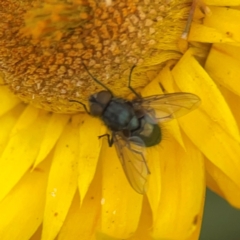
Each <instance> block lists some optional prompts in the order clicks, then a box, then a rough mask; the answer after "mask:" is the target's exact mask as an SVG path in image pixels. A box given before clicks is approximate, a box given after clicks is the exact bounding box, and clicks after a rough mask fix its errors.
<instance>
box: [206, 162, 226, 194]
mask: <svg viewBox="0 0 240 240" xmlns="http://www.w3.org/2000/svg"><path fill="white" fill-rule="evenodd" d="M207 161H208V160H207ZM205 165H206V164H205ZM209 170H211V169H210V168H209ZM206 183H207V187H208V188H209V189H211V190H212V191H213V192H215V193H217V194H218V195H219V196H221V197H222V198H225V196H224V193H223V192H222V190H221V189H220V187H219V186H218V183H217V182H216V181H215V180H214V178H213V176H212V175H211V172H208V169H206Z"/></svg>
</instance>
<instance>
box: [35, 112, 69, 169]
mask: <svg viewBox="0 0 240 240" xmlns="http://www.w3.org/2000/svg"><path fill="white" fill-rule="evenodd" d="M68 119H69V116H68V115H64V114H52V116H51V118H50V121H49V123H48V125H47V127H46V131H45V134H44V137H43V141H42V144H41V147H40V150H39V153H38V156H37V159H36V161H35V163H34V166H33V168H35V167H36V166H37V165H38V164H39V163H40V162H41V161H43V160H44V158H45V157H46V156H47V155H48V154H49V152H50V151H51V150H52V148H53V147H54V145H55V144H56V142H57V140H58V138H59V136H60V135H61V133H62V131H63V129H64V127H65V125H66V123H67V121H68Z"/></svg>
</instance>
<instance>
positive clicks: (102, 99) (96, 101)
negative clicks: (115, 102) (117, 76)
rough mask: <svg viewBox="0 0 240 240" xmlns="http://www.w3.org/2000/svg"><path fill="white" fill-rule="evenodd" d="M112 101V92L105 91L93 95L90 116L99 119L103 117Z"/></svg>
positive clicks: (90, 99) (90, 102)
mask: <svg viewBox="0 0 240 240" xmlns="http://www.w3.org/2000/svg"><path fill="white" fill-rule="evenodd" d="M111 99H112V94H111V92H109V91H105V90H103V91H101V92H98V93H95V94H93V95H91V96H90V98H89V107H90V114H91V115H93V116H97V117H100V116H102V114H103V112H104V110H105V109H106V107H107V106H108V104H109V102H110V101H111Z"/></svg>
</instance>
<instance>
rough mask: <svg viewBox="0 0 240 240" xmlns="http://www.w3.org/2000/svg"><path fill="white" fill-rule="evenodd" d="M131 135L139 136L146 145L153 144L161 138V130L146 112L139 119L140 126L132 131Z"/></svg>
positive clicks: (150, 145)
mask: <svg viewBox="0 0 240 240" xmlns="http://www.w3.org/2000/svg"><path fill="white" fill-rule="evenodd" d="M132 136H138V137H140V138H141V139H142V140H143V142H144V144H145V146H146V147H152V146H155V145H157V144H158V143H160V142H161V140H162V132H161V129H160V127H159V125H158V124H157V123H155V120H154V119H152V117H150V116H149V115H147V114H146V115H145V116H144V117H142V118H141V119H140V127H139V129H137V130H136V131H133V132H132Z"/></svg>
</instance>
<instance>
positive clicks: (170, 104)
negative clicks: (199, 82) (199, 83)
mask: <svg viewBox="0 0 240 240" xmlns="http://www.w3.org/2000/svg"><path fill="white" fill-rule="evenodd" d="M200 103H201V100H200V98H199V97H198V96H196V95H195V94H192V93H184V92H180V93H168V94H162V95H153V96H149V97H145V98H142V99H136V100H133V107H134V108H136V109H139V108H140V107H141V108H143V109H144V110H145V111H147V112H148V113H149V114H150V115H152V116H154V118H155V119H156V120H157V121H158V122H165V121H169V120H172V119H173V118H178V117H181V116H183V115H185V114H187V113H189V112H191V111H193V110H194V109H196V108H197V107H198V106H199V105H200Z"/></svg>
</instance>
